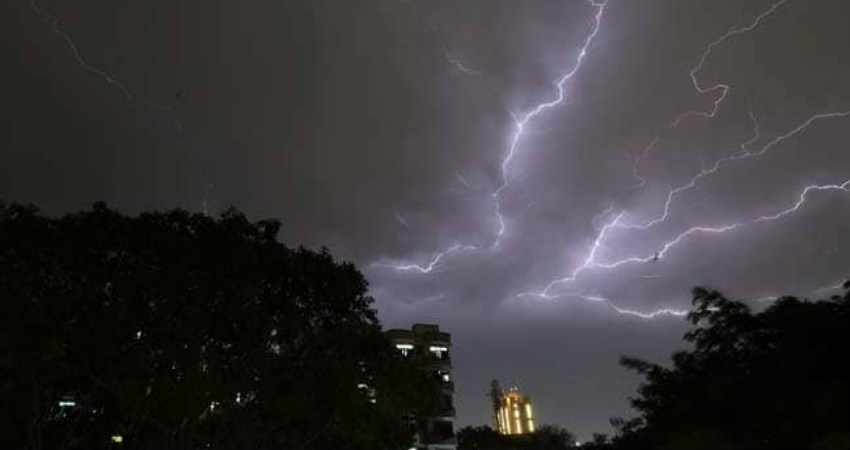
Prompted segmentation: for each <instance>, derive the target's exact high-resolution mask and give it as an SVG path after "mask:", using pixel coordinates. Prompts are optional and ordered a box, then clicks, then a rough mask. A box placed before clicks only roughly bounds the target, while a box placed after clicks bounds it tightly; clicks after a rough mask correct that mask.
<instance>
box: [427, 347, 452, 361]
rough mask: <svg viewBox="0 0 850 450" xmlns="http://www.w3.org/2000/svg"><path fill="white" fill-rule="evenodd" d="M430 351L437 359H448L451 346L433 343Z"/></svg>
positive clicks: (429, 348)
mask: <svg viewBox="0 0 850 450" xmlns="http://www.w3.org/2000/svg"><path fill="white" fill-rule="evenodd" d="M428 352H429V353H430V354H431V356H432V357H434V358H437V359H448V357H449V348H448V347H443V346H440V345H432V346H430V347H428Z"/></svg>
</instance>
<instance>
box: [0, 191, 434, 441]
mask: <svg viewBox="0 0 850 450" xmlns="http://www.w3.org/2000/svg"><path fill="white" fill-rule="evenodd" d="M277 232H278V223H277V222H273V221H261V222H255V223H252V222H249V221H248V220H247V219H246V218H245V217H244V216H243V215H242V214H239V213H237V212H234V211H229V212H226V213H224V214H223V215H222V216H221V217H220V218H216V219H213V218H209V217H206V216H203V215H200V214H189V213H186V212H183V211H174V212H168V213H148V214H142V215H140V216H138V217H127V216H124V215H121V214H119V213H117V212H115V211H112V210H110V209H108V208H106V207H105V206H104V205H96V206H95V207H94V208H93V209H92V210H90V211H85V212H81V213H78V214H71V215H67V216H64V217H61V218H47V217H44V216H42V215H39V214H38V213H37V211H36V210H35V209H34V208H31V207H23V206H19V205H6V206H4V205H2V204H0V405H2V406H0V448H2V449H98V448H123V449H202V448H203V449H212V448H225V449H321V450H329V449H363V450H374V449H400V448H404V449H406V448H408V447H409V446H410V444H411V443H412V436H413V429H414V428H415V424H411V420H410V419H409V418H410V417H426V416H428V415H429V414H431V411H433V408H437V407H438V405H439V401H440V397H439V385H438V384H437V381H436V380H433V378H431V377H428V376H426V375H425V373H424V372H422V371H420V370H417V368H416V367H414V366H412V363H410V362H408V361H407V360H404V359H403V358H401V357H400V356H399V355H398V353H397V351H395V349H394V348H393V347H392V345H391V344H390V343H389V341H388V340H387V339H386V338H385V336H384V334H383V333H382V330H381V328H380V325H379V323H378V320H377V319H376V316H375V311H374V309H373V308H372V299H371V298H370V297H368V296H367V295H366V288H367V285H366V281H365V279H364V278H363V276H362V275H361V274H360V273H359V272H358V271H357V270H356V269H355V268H354V267H353V266H352V265H351V264H340V263H337V262H335V261H334V260H333V258H332V257H331V256H330V255H329V254H328V253H326V252H321V253H316V252H312V251H308V250H304V249H296V250H293V249H289V248H287V247H285V246H283V245H282V244H280V243H279V242H277V241H276V235H277ZM372 399H375V400H376V401H374V402H372V401H371V400H372ZM118 441H120V442H118Z"/></svg>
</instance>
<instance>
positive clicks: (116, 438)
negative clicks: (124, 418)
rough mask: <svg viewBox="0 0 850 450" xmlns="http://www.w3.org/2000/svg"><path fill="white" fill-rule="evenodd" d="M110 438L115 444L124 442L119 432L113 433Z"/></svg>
mask: <svg viewBox="0 0 850 450" xmlns="http://www.w3.org/2000/svg"><path fill="white" fill-rule="evenodd" d="M110 439H112V442H114V443H116V444H120V443H122V442H124V436H121V435H120V434H116V435H113V436H112V437H111V438H110Z"/></svg>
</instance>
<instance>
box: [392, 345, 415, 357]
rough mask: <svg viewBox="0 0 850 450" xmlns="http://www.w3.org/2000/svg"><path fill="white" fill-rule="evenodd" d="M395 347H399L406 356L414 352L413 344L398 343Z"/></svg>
mask: <svg viewBox="0 0 850 450" xmlns="http://www.w3.org/2000/svg"><path fill="white" fill-rule="evenodd" d="M395 348H397V349H398V350H399V351H400V352H401V354H402V355H404V356H408V355H410V354H412V353H413V344H396V345H395Z"/></svg>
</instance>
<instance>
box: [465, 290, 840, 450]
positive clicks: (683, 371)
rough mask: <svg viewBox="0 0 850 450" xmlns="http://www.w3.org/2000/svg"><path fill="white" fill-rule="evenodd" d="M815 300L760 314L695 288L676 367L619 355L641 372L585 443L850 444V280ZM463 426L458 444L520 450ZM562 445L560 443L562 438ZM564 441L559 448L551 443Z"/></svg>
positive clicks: (674, 448)
mask: <svg viewBox="0 0 850 450" xmlns="http://www.w3.org/2000/svg"><path fill="white" fill-rule="evenodd" d="M844 287H845V289H846V292H845V294H844V295H843V296H835V297H832V298H831V299H827V300H821V301H814V302H811V301H805V300H800V299H798V298H794V297H782V298H779V299H778V300H776V302H774V303H773V304H772V305H770V306H769V307H768V308H766V309H765V310H764V311H761V312H759V313H753V312H752V311H751V310H750V308H749V307H747V305H746V304H744V303H742V302H739V301H732V300H729V299H727V298H725V297H724V296H723V295H721V294H720V293H718V292H715V291H709V290H706V289H703V288H696V289H694V292H693V309H692V310H691V312H690V314H689V316H688V320H689V321H690V323H691V324H692V325H693V327H692V329H691V330H690V331H689V332H688V333H687V334H686V335H685V337H684V338H685V340H686V341H687V342H689V343H690V344H691V348H692V349H691V350H689V351H680V352H677V353H675V354H673V358H672V360H673V364H672V367H664V366H662V365H658V364H653V363H649V362H646V361H641V360H639V359H634V358H623V359H622V360H621V364H622V365H623V366H624V367H626V368H628V369H630V370H634V371H636V372H637V373H639V374H641V375H642V376H643V377H644V379H645V380H644V382H643V384H642V385H641V386H640V387H639V389H638V392H637V395H636V396H635V397H633V398H632V399H631V404H632V406H633V407H634V409H635V410H636V411H637V412H638V415H637V417H635V418H632V419H629V420H625V419H620V418H616V419H613V420H612V424H613V425H614V427H615V429H616V433H615V435H614V436H612V437H610V438H609V437H607V436H602V435H596V436H594V439H593V441H592V442H587V443H584V445H582V448H584V449H588V448H589V449H597V450H602V449H608V450H653V449H658V450H738V449H740V450H750V449H752V450H761V449H763V450H776V449H801V450H802V449H809V450H846V449H850V420H848V418H850V365H848V364H847V354H848V353H847V344H848V342H850V282H848V283H846V284H845V285H844ZM486 430H489V431H490V432H489V433H487V432H483V431H482V428H466V429H463V430H461V432H460V433H459V435H458V436H459V439H460V442H459V444H460V445H459V447H458V448H459V450H473V449H475V450H478V449H485V448H486V449H495V450H521V449H525V448H528V447H524V446H523V445H522V443H518V442H513V441H511V440H510V439H509V438H508V437H502V436H499V435H497V434H495V432H493V431H492V430H490V429H489V427H487V428H486ZM566 444H568V442H567V443H565V444H564V445H566ZM554 448H565V447H554Z"/></svg>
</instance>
